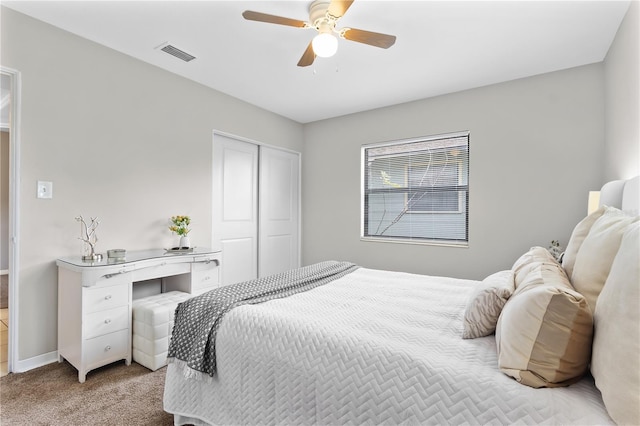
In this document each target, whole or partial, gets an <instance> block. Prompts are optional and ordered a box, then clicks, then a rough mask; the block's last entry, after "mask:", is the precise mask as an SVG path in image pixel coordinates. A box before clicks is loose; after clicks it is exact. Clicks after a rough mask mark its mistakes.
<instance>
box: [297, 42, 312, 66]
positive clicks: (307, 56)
mask: <svg viewBox="0 0 640 426" xmlns="http://www.w3.org/2000/svg"><path fill="white" fill-rule="evenodd" d="M315 59H316V54H315V53H314V51H313V46H312V45H311V43H309V46H307V50H305V51H304V53H303V54H302V57H301V58H300V60H299V61H298V66H299V67H308V66H309V65H311V64H313V61H314V60H315Z"/></svg>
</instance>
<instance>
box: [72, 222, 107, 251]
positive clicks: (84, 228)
mask: <svg viewBox="0 0 640 426" xmlns="http://www.w3.org/2000/svg"><path fill="white" fill-rule="evenodd" d="M76 221H78V222H80V237H79V238H78V239H79V240H82V242H83V243H84V244H83V250H82V260H89V261H100V260H102V254H100V253H96V244H97V242H98V234H96V229H97V228H98V225H100V222H98V218H97V217H92V218H91V223H90V224H87V222H86V221H85V220H84V218H83V217H82V215H80V216H78V217H76Z"/></svg>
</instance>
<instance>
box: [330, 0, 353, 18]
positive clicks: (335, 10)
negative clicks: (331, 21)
mask: <svg viewBox="0 0 640 426" xmlns="http://www.w3.org/2000/svg"><path fill="white" fill-rule="evenodd" d="M351 3H353V0H331V3H330V4H329V8H328V9H327V12H328V13H329V14H330V15H331V16H333V17H335V18H342V16H343V15H344V14H345V13H347V9H349V7H351Z"/></svg>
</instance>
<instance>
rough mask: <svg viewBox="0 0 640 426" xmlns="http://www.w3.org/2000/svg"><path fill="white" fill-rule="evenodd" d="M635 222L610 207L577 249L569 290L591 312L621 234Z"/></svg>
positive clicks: (634, 219)
mask: <svg viewBox="0 0 640 426" xmlns="http://www.w3.org/2000/svg"><path fill="white" fill-rule="evenodd" d="M638 219H640V218H639V217H637V216H636V217H633V216H628V215H626V214H624V213H623V212H622V211H620V210H618V209H616V208H614V207H605V211H604V213H603V215H602V216H600V218H598V219H597V220H596V221H595V223H594V224H593V226H592V227H591V230H590V231H589V233H588V234H587V237H586V238H585V239H584V241H583V243H582V245H581V246H580V250H578V255H577V256H576V261H575V264H574V266H573V273H572V274H571V277H570V279H571V284H573V287H574V288H575V289H576V290H577V291H578V292H579V293H582V295H583V296H584V297H585V298H586V299H587V302H588V303H589V307H590V308H591V312H593V311H594V310H595V308H596V301H597V300H598V295H599V294H600V291H601V290H602V287H603V286H604V283H605V281H606V280H607V276H608V275H609V270H610V269H611V264H612V263H613V259H614V257H615V256H616V253H618V247H620V240H621V239H622V234H624V231H625V230H626V229H627V226H629V225H630V224H631V223H634V222H637V221H638Z"/></svg>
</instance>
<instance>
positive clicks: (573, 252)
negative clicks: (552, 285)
mask: <svg viewBox="0 0 640 426" xmlns="http://www.w3.org/2000/svg"><path fill="white" fill-rule="evenodd" d="M604 210H605V206H601V207H600V208H599V209H598V210H596V211H594V212H593V213H591V214H590V215H589V216H587V217H585V218H584V219H582V220H581V221H580V222H578V224H577V225H576V227H575V228H573V232H572V233H571V238H569V244H567V249H566V250H565V251H564V256H563V257H562V267H563V268H564V270H565V271H566V272H567V276H568V277H569V278H571V274H573V265H574V264H575V263H576V256H577V255H578V251H579V250H580V246H582V243H583V242H584V239H585V238H586V237H587V234H588V233H589V231H590V230H591V227H592V226H593V224H594V223H595V221H596V220H598V219H599V218H600V216H602V215H603V213H604Z"/></svg>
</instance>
